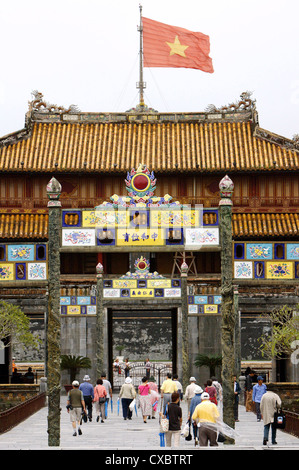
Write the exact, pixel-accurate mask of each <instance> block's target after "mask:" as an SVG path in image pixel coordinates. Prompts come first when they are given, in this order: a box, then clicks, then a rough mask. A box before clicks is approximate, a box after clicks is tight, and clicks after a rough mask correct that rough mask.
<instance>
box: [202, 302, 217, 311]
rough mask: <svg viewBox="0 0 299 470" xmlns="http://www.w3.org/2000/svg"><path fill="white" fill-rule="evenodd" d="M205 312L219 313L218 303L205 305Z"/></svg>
mask: <svg viewBox="0 0 299 470" xmlns="http://www.w3.org/2000/svg"><path fill="white" fill-rule="evenodd" d="M204 312H205V313H218V305H210V304H207V305H204Z"/></svg>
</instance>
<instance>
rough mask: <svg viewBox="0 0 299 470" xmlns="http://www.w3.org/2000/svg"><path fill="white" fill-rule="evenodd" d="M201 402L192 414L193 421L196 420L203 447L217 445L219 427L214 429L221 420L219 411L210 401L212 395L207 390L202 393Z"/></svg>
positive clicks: (200, 442) (200, 443)
mask: <svg viewBox="0 0 299 470" xmlns="http://www.w3.org/2000/svg"><path fill="white" fill-rule="evenodd" d="M201 400H202V401H201V403H200V404H199V405H197V407H196V408H195V410H194V413H193V415H192V419H193V421H196V423H197V425H198V424H199V425H200V426H199V427H198V439H199V445H200V446H201V447H207V446H208V443H210V446H211V447H217V446H218V443H217V429H216V426H215V430H214V429H213V427H214V425H215V424H216V422H217V421H218V420H219V411H218V408H217V406H216V405H215V403H213V402H212V401H210V395H209V394H208V393H207V392H204V393H202V394H201Z"/></svg>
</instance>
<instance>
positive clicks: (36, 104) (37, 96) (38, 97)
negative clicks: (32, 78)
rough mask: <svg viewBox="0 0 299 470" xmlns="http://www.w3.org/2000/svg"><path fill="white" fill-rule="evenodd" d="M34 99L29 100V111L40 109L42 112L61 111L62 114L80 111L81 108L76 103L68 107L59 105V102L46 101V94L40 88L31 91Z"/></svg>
mask: <svg viewBox="0 0 299 470" xmlns="http://www.w3.org/2000/svg"><path fill="white" fill-rule="evenodd" d="M31 95H32V96H33V100H32V101H29V102H28V104H29V111H31V112H32V111H38V112H42V113H60V114H75V113H79V112H80V109H79V108H78V107H77V106H76V105H75V104H71V105H70V106H69V107H68V108H67V109H66V108H64V107H63V106H57V104H49V103H48V102H47V101H45V100H44V99H43V98H44V95H43V94H42V93H40V92H39V91H38V90H33V91H32V92H31Z"/></svg>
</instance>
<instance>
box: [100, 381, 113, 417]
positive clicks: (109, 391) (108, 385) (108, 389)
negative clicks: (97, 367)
mask: <svg viewBox="0 0 299 470" xmlns="http://www.w3.org/2000/svg"><path fill="white" fill-rule="evenodd" d="M101 379H102V380H103V385H104V387H105V389H106V392H107V395H106V401H107V410H108V405H109V401H110V398H111V400H112V386H111V383H110V381H109V380H107V376H106V372H103V373H102V375H101ZM105 412H106V407H105ZM107 417H108V416H107V415H105V418H106V419H107Z"/></svg>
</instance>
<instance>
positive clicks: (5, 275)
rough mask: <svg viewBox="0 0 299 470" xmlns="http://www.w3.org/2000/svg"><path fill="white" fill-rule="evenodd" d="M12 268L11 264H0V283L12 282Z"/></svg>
mask: <svg viewBox="0 0 299 470" xmlns="http://www.w3.org/2000/svg"><path fill="white" fill-rule="evenodd" d="M14 266H15V265H14V264H13V263H0V281H13V280H14Z"/></svg>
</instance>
